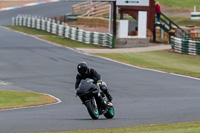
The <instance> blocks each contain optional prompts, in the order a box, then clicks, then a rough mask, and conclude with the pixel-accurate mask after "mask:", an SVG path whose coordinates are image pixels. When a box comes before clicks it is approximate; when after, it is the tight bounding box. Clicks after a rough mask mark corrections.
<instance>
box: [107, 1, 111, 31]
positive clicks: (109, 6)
mask: <svg viewBox="0 0 200 133" xmlns="http://www.w3.org/2000/svg"><path fill="white" fill-rule="evenodd" d="M111 22H112V3H110V5H109V31H108V32H109V33H111Z"/></svg>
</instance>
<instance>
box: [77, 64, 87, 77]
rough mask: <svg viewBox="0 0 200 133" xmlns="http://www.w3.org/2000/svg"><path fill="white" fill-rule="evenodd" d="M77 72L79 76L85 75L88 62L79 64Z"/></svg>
mask: <svg viewBox="0 0 200 133" xmlns="http://www.w3.org/2000/svg"><path fill="white" fill-rule="evenodd" d="M77 70H78V73H79V74H81V75H84V74H85V73H86V72H87V70H88V67H87V63H86V62H81V63H79V64H78V66H77Z"/></svg>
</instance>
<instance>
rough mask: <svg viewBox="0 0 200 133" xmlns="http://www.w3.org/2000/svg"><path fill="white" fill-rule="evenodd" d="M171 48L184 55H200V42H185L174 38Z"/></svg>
mask: <svg viewBox="0 0 200 133" xmlns="http://www.w3.org/2000/svg"><path fill="white" fill-rule="evenodd" d="M171 47H172V49H174V50H175V51H176V52H179V53H182V54H190V55H200V41H192V40H185V39H180V38H177V37H173V36H172V37H171Z"/></svg>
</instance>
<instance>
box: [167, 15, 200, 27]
mask: <svg viewBox="0 0 200 133" xmlns="http://www.w3.org/2000/svg"><path fill="white" fill-rule="evenodd" d="M169 18H170V19H171V20H172V21H173V22H175V23H176V24H177V25H179V26H187V25H193V26H198V27H200V20H191V19H190V18H186V17H169Z"/></svg>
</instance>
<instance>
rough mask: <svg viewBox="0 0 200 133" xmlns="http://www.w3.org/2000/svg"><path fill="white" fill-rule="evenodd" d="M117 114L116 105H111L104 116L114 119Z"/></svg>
mask: <svg viewBox="0 0 200 133" xmlns="http://www.w3.org/2000/svg"><path fill="white" fill-rule="evenodd" d="M114 115H115V110H114V107H113V106H111V107H109V109H108V111H107V112H106V113H105V114H104V116H105V117H106V118H107V119H112V118H113V117H114Z"/></svg>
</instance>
